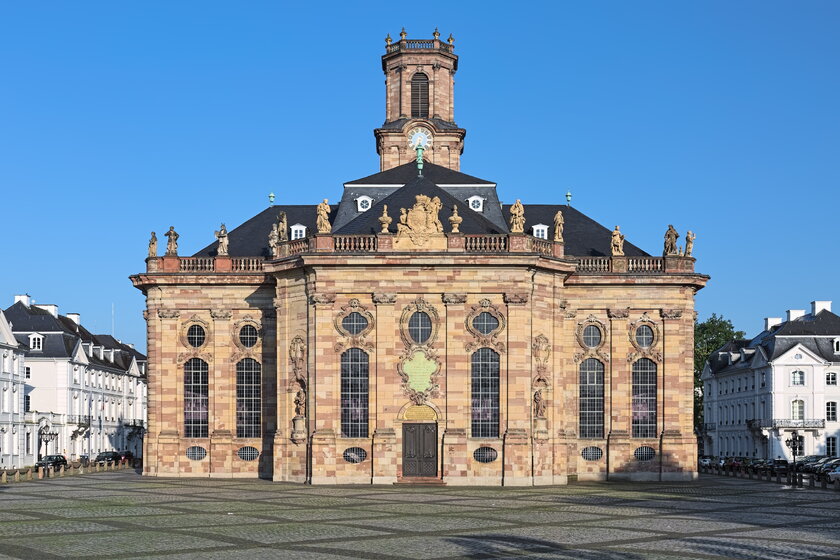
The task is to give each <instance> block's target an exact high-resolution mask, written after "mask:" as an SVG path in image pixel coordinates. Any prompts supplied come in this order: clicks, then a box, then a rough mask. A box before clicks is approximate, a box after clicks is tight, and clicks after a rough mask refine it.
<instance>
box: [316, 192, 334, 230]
mask: <svg viewBox="0 0 840 560" xmlns="http://www.w3.org/2000/svg"><path fill="white" fill-rule="evenodd" d="M315 211H316V213H317V214H318V219H317V221H316V226H317V227H318V233H330V231H332V225H331V224H330V203H329V201H328V200H327V199H326V198H325V199H324V202H322V203H321V204H319V205H318V207H317V208H316V210H315Z"/></svg>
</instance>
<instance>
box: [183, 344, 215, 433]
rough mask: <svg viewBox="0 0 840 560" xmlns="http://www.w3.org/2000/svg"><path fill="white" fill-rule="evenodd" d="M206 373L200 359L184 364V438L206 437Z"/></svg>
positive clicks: (207, 369) (202, 361)
mask: <svg viewBox="0 0 840 560" xmlns="http://www.w3.org/2000/svg"><path fill="white" fill-rule="evenodd" d="M208 371H209V368H208V367H207V362H205V361H204V360H202V359H200V358H191V359H190V360H188V361H187V363H186V364H184V437H188V438H205V437H207V431H208V429H207V407H208V398H207V395H208V385H207V373H208Z"/></svg>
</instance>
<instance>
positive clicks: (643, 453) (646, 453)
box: [633, 446, 656, 461]
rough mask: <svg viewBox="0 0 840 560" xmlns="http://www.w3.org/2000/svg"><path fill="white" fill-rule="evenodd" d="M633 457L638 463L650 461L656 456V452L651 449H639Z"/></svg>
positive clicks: (646, 447) (645, 447)
mask: <svg viewBox="0 0 840 560" xmlns="http://www.w3.org/2000/svg"><path fill="white" fill-rule="evenodd" d="M633 455H634V456H635V457H636V459H638V460H639V461H650V460H651V459H653V458H654V456H655V455H656V451H654V449H653V447H648V446H644V447H639V448H637V449H636V451H634V452H633Z"/></svg>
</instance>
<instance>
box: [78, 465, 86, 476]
mask: <svg viewBox="0 0 840 560" xmlns="http://www.w3.org/2000/svg"><path fill="white" fill-rule="evenodd" d="M79 474H85V467H84V465H82V464H81V463H79Z"/></svg>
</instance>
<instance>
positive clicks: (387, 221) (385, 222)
mask: <svg viewBox="0 0 840 560" xmlns="http://www.w3.org/2000/svg"><path fill="white" fill-rule="evenodd" d="M393 221H394V220H393V218H391V216H389V215H388V205H387V204H385V205H383V206H382V215H381V216H379V223H380V224H382V230H381V231H380V232H379V233H390V232H389V231H388V226H390V225H391V222H393Z"/></svg>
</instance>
